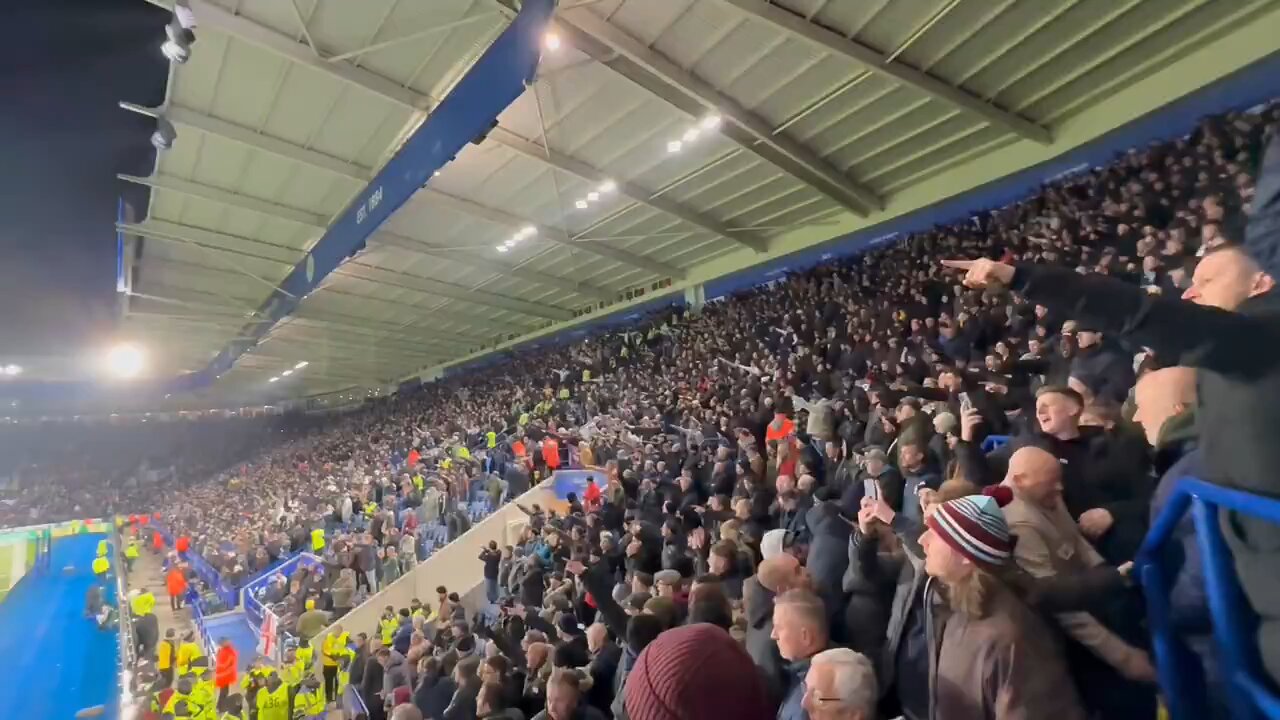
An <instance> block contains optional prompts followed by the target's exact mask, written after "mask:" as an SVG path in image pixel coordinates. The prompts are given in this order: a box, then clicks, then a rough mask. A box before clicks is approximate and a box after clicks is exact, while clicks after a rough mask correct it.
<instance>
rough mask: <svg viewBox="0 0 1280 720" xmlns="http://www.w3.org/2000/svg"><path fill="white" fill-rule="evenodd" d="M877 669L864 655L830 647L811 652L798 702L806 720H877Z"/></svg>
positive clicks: (846, 649)
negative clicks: (802, 693)
mask: <svg viewBox="0 0 1280 720" xmlns="http://www.w3.org/2000/svg"><path fill="white" fill-rule="evenodd" d="M877 697H879V691H878V689H877V685H876V672H875V669H874V668H873V667H872V666H871V661H870V660H868V659H867V656H866V655H863V654H862V653H859V652H856V651H854V650H850V649H849V648H831V649H830V650H823V651H822V652H820V653H818V654H817V655H814V656H813V658H812V659H811V660H810V661H809V672H808V673H806V674H805V678H804V698H803V699H802V701H801V704H802V707H803V708H804V711H805V712H806V713H808V714H809V720H876V717H877V716H876V698H877Z"/></svg>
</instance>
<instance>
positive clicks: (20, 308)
mask: <svg viewBox="0 0 1280 720" xmlns="http://www.w3.org/2000/svg"><path fill="white" fill-rule="evenodd" d="M0 8H3V10H2V14H3V20H2V21H0V103H3V106H2V108H0V171H3V179H0V183H2V185H0V217H3V219H4V220H3V223H4V224H3V226H2V229H0V354H3V355H20V356H29V355H58V356H65V355H68V354H74V353H78V352H80V351H83V350H85V349H86V348H88V347H90V346H91V345H92V344H93V343H94V342H95V341H97V340H99V339H100V338H102V337H104V335H106V334H108V333H109V332H110V331H111V328H112V323H113V312H114V311H113V309H112V308H113V306H114V305H113V303H114V293H115V252H116V240H115V231H114V229H113V225H114V223H115V217H116V204H117V200H118V199H119V198H120V197H121V195H122V194H126V195H125V197H127V198H128V199H130V200H131V201H133V202H135V203H136V204H137V205H138V207H140V208H141V207H145V204H144V203H145V198H146V194H145V192H139V191H140V188H134V187H131V186H128V185H127V184H125V183H122V182H120V181H118V180H116V177H115V176H116V174H117V173H134V174H140V175H149V174H150V173H151V168H152V165H153V163H154V157H155V152H154V150H153V149H152V147H151V144H150V141H149V138H150V135H151V131H152V130H153V129H154V124H153V121H151V120H149V119H148V118H144V117H141V116H139V115H135V114H133V113H129V112H126V111H124V110H121V109H119V108H118V107H117V105H116V103H117V102H118V101H120V100H129V101H132V102H136V103H140V104H143V105H158V104H160V103H161V102H162V101H163V100H164V88H165V79H166V76H167V72H168V63H167V61H166V60H165V59H164V57H163V56H162V55H161V54H160V51H159V46H160V43H161V42H162V41H163V40H164V25H165V23H166V22H167V20H168V17H169V16H168V13H167V12H165V11H164V10H161V9H159V8H157V7H155V6H153V5H150V4H148V3H147V2H145V1H144V0H37V1H36V2H18V1H17V0H0ZM29 371H30V372H29V375H31V376H33V377H38V375H39V369H38V368H29Z"/></svg>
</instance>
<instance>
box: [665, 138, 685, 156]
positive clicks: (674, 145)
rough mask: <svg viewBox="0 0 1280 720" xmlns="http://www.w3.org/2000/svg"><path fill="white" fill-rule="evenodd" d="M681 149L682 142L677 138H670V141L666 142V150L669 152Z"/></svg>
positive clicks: (673, 152) (682, 147)
mask: <svg viewBox="0 0 1280 720" xmlns="http://www.w3.org/2000/svg"><path fill="white" fill-rule="evenodd" d="M683 149H684V143H682V142H680V141H679V140H672V141H671V142H669V143H667V152H669V153H672V154H675V153H678V152H680V151H681V150H683Z"/></svg>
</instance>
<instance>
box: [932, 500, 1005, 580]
mask: <svg viewBox="0 0 1280 720" xmlns="http://www.w3.org/2000/svg"><path fill="white" fill-rule="evenodd" d="M1008 499H1009V498H1008V497H1007V496H1005V497H999V498H997V497H992V496H989V495H968V496H965V497H962V498H956V499H955V500H948V501H947V502H944V503H942V504H941V505H939V506H938V509H937V510H935V511H934V513H933V514H932V515H930V516H929V519H928V520H925V524H926V525H928V526H929V529H930V530H932V531H933V532H934V533H936V534H937V536H938V537H939V538H940V539H942V540H943V541H944V542H946V543H947V544H948V545H950V546H951V549H953V550H955V551H956V552H958V553H960V554H961V555H963V556H965V557H966V558H969V560H971V561H973V562H975V563H978V564H979V565H987V566H998V565H1003V564H1004V563H1005V562H1007V561H1008V560H1009V556H1010V555H1011V554H1012V553H1013V538H1012V537H1011V536H1010V535H1009V525H1008V524H1007V523H1005V520H1004V512H1003V511H1002V510H1001V509H1000V507H1001V506H1002V505H1005V504H1006V503H1007V502H1008ZM1000 500H1005V502H1000Z"/></svg>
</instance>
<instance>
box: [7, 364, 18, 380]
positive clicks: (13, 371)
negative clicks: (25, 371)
mask: <svg viewBox="0 0 1280 720" xmlns="http://www.w3.org/2000/svg"><path fill="white" fill-rule="evenodd" d="M4 374H5V375H8V376H9V377H13V376H14V375H20V374H22V366H21V365H14V364H12V363H10V364H8V365H5V366H4Z"/></svg>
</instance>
